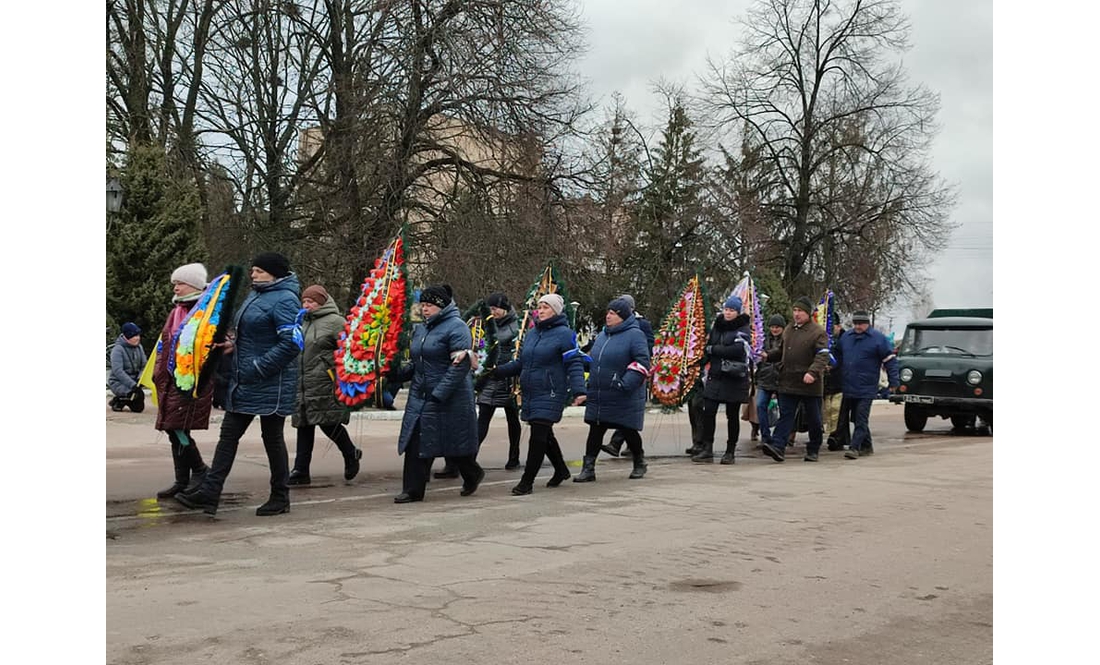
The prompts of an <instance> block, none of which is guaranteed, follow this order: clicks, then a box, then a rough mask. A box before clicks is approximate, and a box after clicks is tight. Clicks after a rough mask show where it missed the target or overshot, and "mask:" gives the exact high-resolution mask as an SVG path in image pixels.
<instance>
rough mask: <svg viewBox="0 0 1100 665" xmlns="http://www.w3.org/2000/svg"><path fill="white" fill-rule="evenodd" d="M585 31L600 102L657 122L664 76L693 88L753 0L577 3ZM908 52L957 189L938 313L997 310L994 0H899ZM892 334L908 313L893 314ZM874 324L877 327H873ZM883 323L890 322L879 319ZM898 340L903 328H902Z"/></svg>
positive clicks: (934, 271) (936, 288) (940, 267)
mask: <svg viewBox="0 0 1100 665" xmlns="http://www.w3.org/2000/svg"><path fill="white" fill-rule="evenodd" d="M579 2H580V5H581V11H582V13H583V20H584V21H585V22H586V24H587V26H588V30H589V32H588V42H589V46H590V50H589V52H588V56H587V58H586V59H585V60H583V61H582V62H581V63H580V64H579V68H580V72H581V74H582V75H584V76H586V77H588V79H589V80H590V83H591V91H592V92H593V94H594V95H596V96H597V98H602V99H603V101H604V102H606V101H607V99H608V97H609V96H610V95H611V93H612V92H615V91H618V92H620V93H622V94H623V96H624V97H625V98H626V103H627V105H628V106H629V107H630V108H632V109H635V110H636V111H637V112H638V114H639V119H640V120H644V121H647V122H649V123H651V124H656V122H655V121H656V119H659V118H660V117H661V115H662V108H663V107H662V106H661V101H660V100H659V99H658V98H657V97H656V96H655V95H653V94H652V93H651V92H650V85H651V82H652V81H654V80H656V79H658V78H661V77H663V78H665V79H668V80H672V81H679V82H683V83H686V84H688V86H689V87H692V86H694V80H695V75H696V74H698V73H701V72H702V71H703V69H704V65H705V61H706V58H707V55H708V54H709V55H710V56H712V57H721V56H724V55H725V54H726V53H728V52H729V51H730V50H731V49H732V47H733V46H734V45H735V43H736V39H737V35H738V32H739V28H738V26H737V25H736V19H739V18H741V17H743V16H744V14H745V9H746V8H747V7H749V6H750V4H751V2H749V0H726V1H721V0H680V1H679V2H675V3H672V2H668V1H667V0H630V2H622V0H579ZM901 6H902V9H903V11H905V12H906V13H907V14H908V15H909V18H910V24H911V27H912V32H911V34H910V42H911V44H912V48H911V49H910V51H909V52H908V53H907V54H906V55H905V58H904V63H905V65H906V68H907V70H908V72H909V76H910V79H911V82H913V83H917V82H920V83H924V84H925V85H927V86H928V87H929V88H931V89H932V90H933V91H936V92H938V93H939V94H940V103H941V108H940V116H939V119H940V122H941V125H942V130H941V132H940V134H939V135H938V137H937V138H936V142H935V145H934V147H933V150H932V160H933V167H934V168H935V169H936V170H938V171H939V172H940V174H941V175H942V176H943V177H944V178H946V179H947V180H948V181H949V182H951V183H954V184H955V185H957V187H958V205H957V206H956V208H955V210H954V213H953V215H952V219H953V220H954V221H955V222H956V223H958V225H959V227H958V228H957V229H956V230H955V231H954V233H953V234H952V237H951V240H950V242H949V243H948V245H947V248H946V249H945V250H944V251H943V252H941V253H940V254H938V255H937V256H935V257H934V261H933V263H932V265H931V266H930V267H929V269H928V272H929V275H930V276H931V278H932V280H933V284H932V294H933V297H934V299H935V304H936V306H939V307H964V306H971V307H992V306H993V164H992V161H993V160H992V151H993V7H992V3H991V2H978V1H973V0H967V1H966V2H948V1H946V0H901ZM892 314H893V316H894V324H895V328H899V327H902V326H904V323H905V321H907V320H908V319H909V308H908V306H906V305H904V304H903V305H901V306H899V307H897V308H896V311H894V312H892ZM876 323H878V322H876ZM882 323H884V324H885V323H886V322H885V321H883V322H882ZM898 332H899V334H900V330H899V331H898Z"/></svg>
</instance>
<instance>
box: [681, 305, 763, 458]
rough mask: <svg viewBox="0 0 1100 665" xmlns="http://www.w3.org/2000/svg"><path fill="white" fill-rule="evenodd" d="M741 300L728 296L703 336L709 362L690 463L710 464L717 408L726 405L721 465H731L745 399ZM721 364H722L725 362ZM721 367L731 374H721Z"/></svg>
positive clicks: (746, 345) (745, 327)
mask: <svg viewBox="0 0 1100 665" xmlns="http://www.w3.org/2000/svg"><path fill="white" fill-rule="evenodd" d="M741 307H742V305H741V299H740V298H738V297H737V296H730V297H729V298H728V299H726V302H725V304H724V305H723V306H722V313H721V314H719V315H718V317H717V318H716V319H715V320H714V324H713V325H712V326H711V328H710V335H709V336H708V337H707V348H706V355H705V356H704V362H706V361H709V362H710V370H709V371H708V372H707V382H706V385H705V386H704V387H703V447H702V449H701V450H700V451H699V452H698V453H696V454H695V455H693V456H692V458H691V461H692V462H713V461H714V429H715V420H716V419H717V417H718V405H719V404H725V405H726V454H725V455H723V456H722V464H733V463H734V452H735V451H736V449H737V437H738V434H739V430H740V428H741V421H740V413H741V405H742V404H743V403H745V402H746V401H747V400H748V399H749V371H748V370H749V365H748V363H749V350H750V342H749V340H750V339H751V333H750V331H749V316H748V314H742V313H741ZM723 361H726V362H725V363H724V362H723ZM723 365H726V366H728V367H730V370H732V371H729V370H727V371H723Z"/></svg>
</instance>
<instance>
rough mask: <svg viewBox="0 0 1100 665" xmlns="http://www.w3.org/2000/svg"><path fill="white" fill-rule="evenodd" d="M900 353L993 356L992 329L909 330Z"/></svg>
mask: <svg viewBox="0 0 1100 665" xmlns="http://www.w3.org/2000/svg"><path fill="white" fill-rule="evenodd" d="M899 352H900V353H901V354H903V355H927V354H933V353H938V354H945V353H947V354H951V353H953V354H956V355H966V356H992V355H993V329H992V328H909V329H908V330H906V331H905V339H904V340H902V343H901V349H899Z"/></svg>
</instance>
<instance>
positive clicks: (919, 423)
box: [905, 404, 928, 433]
mask: <svg viewBox="0 0 1100 665" xmlns="http://www.w3.org/2000/svg"><path fill="white" fill-rule="evenodd" d="M927 423H928V414H927V413H926V412H925V411H924V410H922V409H921V408H920V407H919V406H915V405H913V404H906V405H905V429H907V430H909V431H910V432H917V433H920V432H923V431H924V426H925V425H926V424H927Z"/></svg>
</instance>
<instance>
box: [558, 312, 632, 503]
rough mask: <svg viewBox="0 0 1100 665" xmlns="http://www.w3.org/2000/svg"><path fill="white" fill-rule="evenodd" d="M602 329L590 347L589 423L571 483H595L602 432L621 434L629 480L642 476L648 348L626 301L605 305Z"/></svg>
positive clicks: (587, 401) (586, 416)
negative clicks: (628, 458)
mask: <svg viewBox="0 0 1100 665" xmlns="http://www.w3.org/2000/svg"><path fill="white" fill-rule="evenodd" d="M604 320H605V321H606V323H607V325H606V327H604V329H603V330H602V331H600V334H599V335H597V336H596V341H595V343H594V344H593V345H592V351H591V356H592V361H591V363H590V365H589V371H588V398H587V400H586V403H585V407H584V422H586V423H588V440H587V441H586V442H585V449H584V465H583V467H582V468H581V472H580V473H579V474H578V475H577V477H576V478H574V479H573V482H575V483H586V482H592V481H594V480H596V457H597V456H598V455H599V454H600V448H601V446H602V444H603V437H604V435H605V434H606V433H607V430H609V429H613V430H615V431H616V432H622V435H623V439H624V440H625V441H626V445H627V448H628V449H629V450H630V454H631V456H632V457H633V461H634V468H633V469H632V470H631V472H630V476H629V477H630V478H631V479H637V478H641V477H643V476H645V474H646V470H647V465H646V463H645V454H644V451H643V449H642V436H641V431H642V425H643V421H644V419H645V399H646V392H647V390H646V387H647V385H648V382H647V379H648V378H649V363H650V356H649V353H650V347H649V345H648V342H647V341H646V337H645V334H644V333H643V332H642V330H641V328H640V327H639V326H638V320H637V318H635V316H634V310H633V308H632V307H631V305H630V302H629V301H628V300H626V299H625V298H622V297H619V298H616V299H614V300H612V301H611V302H609V303H608V304H607V314H606V315H605V318H604Z"/></svg>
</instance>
